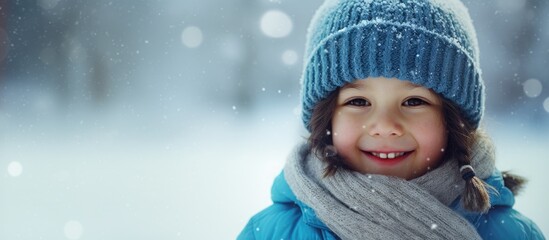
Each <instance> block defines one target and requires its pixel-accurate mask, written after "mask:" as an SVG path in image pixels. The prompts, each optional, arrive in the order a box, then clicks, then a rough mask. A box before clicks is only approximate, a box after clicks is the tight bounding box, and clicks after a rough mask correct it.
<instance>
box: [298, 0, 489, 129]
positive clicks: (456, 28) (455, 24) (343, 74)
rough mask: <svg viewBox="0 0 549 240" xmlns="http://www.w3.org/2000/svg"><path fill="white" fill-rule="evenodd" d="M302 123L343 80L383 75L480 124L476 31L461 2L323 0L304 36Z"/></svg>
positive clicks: (481, 108)
mask: <svg viewBox="0 0 549 240" xmlns="http://www.w3.org/2000/svg"><path fill="white" fill-rule="evenodd" d="M304 58H305V59H304V70H303V75H302V77H301V84H302V92H301V97H302V120H303V123H304V124H305V127H306V128H307V129H309V130H310V125H309V124H310V119H311V115H312V111H313V108H314V106H315V105H316V103H318V102H319V101H321V100H323V99H324V98H326V97H327V96H328V95H329V94H330V93H331V92H332V91H334V90H336V89H337V88H339V87H342V86H344V85H345V84H346V83H350V82H353V81H355V80H358V79H364V78H367V77H378V76H383V77H387V78H393V77H394V78H398V79H401V80H407V81H410V82H412V83H414V84H417V85H421V86H424V87H426V88H429V89H432V90H433V91H435V92H437V93H438V94H440V95H441V96H443V97H444V98H446V99H449V100H450V101H452V102H454V103H455V104H456V105H457V106H459V107H460V108H461V110H462V112H463V114H464V115H465V119H467V121H468V122H469V123H471V124H472V126H474V127H475V128H476V127H478V125H479V122H480V120H481V117H482V114H483V111H484V84H483V81H482V78H481V70H480V67H479V50H478V43H477V38H476V33H475V29H474V27H473V24H472V21H471V18H470V16H469V13H468V11H467V8H466V7H465V6H464V5H463V4H462V3H461V2H460V1H459V0H326V1H325V2H324V4H323V5H322V6H320V8H319V9H318V10H317V12H316V13H315V15H314V16H313V19H312V21H311V24H310V26H309V31H308V35H307V44H306V49H305V56H304Z"/></svg>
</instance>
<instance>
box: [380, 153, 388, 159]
mask: <svg viewBox="0 0 549 240" xmlns="http://www.w3.org/2000/svg"><path fill="white" fill-rule="evenodd" d="M379 157H380V158H387V154H386V153H380V154H379Z"/></svg>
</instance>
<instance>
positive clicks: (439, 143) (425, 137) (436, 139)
mask: <svg viewBox="0 0 549 240" xmlns="http://www.w3.org/2000/svg"><path fill="white" fill-rule="evenodd" d="M415 132H416V134H415V138H416V140H417V141H418V142H419V144H420V145H421V146H423V149H425V151H424V154H425V155H427V156H428V157H430V158H431V159H433V158H435V159H439V158H441V157H442V155H443V154H444V151H443V150H442V149H444V148H446V142H447V138H448V136H447V133H446V128H445V127H444V123H443V122H442V120H441V119H438V118H433V120H431V121H427V120H426V121H421V123H418V125H417V128H416V130H415Z"/></svg>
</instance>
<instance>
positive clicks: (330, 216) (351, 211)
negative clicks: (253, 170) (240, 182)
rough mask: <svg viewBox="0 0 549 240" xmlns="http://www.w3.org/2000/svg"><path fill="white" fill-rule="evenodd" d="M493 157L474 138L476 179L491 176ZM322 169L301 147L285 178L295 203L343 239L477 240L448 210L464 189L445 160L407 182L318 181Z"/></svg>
mask: <svg viewBox="0 0 549 240" xmlns="http://www.w3.org/2000/svg"><path fill="white" fill-rule="evenodd" d="M494 158H495V156H494V148H493V145H492V143H491V142H490V141H489V140H488V139H487V138H479V141H477V143H476V144H475V146H474V148H473V161H472V163H471V165H472V166H473V168H474V169H475V171H476V175H477V176H478V177H480V178H481V179H484V178H487V177H489V176H490V174H491V173H492V172H493V170H494V168H495V166H494ZM324 167H325V163H324V162H322V161H320V160H319V159H318V158H316V157H315V156H314V154H311V153H310V151H309V150H308V146H307V145H301V146H300V147H298V148H297V149H296V151H295V152H294V154H293V155H292V156H290V158H289V159H288V162H287V163H286V166H285V168H284V175H285V178H286V181H287V182H288V184H289V186H290V188H291V189H292V191H293V192H294V194H295V195H296V196H297V198H298V199H299V200H300V201H302V202H304V203H305V204H307V205H308V206H309V207H311V208H313V209H314V211H315V213H316V215H317V216H318V217H319V218H320V220H321V221H322V222H324V223H325V224H326V225H327V226H328V227H329V228H330V229H331V230H332V231H333V232H334V233H335V234H336V235H337V236H339V237H340V238H342V239H480V236H479V235H478V233H477V232H476V229H475V228H474V227H473V226H472V225H471V224H469V222H467V220H465V219H464V218H462V217H461V216H459V215H458V214H457V213H456V212H454V211H452V210H451V209H450V208H449V207H448V205H450V204H451V203H452V202H453V201H454V200H455V199H456V198H457V197H458V196H459V195H460V194H461V193H462V192H463V189H464V187H465V181H463V179H462V178H461V175H460V173H459V167H458V164H457V161H452V160H448V161H445V162H444V163H443V164H442V165H440V166H439V167H438V168H436V169H434V170H432V171H430V172H428V173H426V174H424V175H423V176H421V177H418V178H416V179H412V180H410V181H406V180H403V179H400V178H396V177H389V176H383V175H374V174H360V173H358V172H354V171H350V170H346V169H338V171H337V172H336V174H335V175H334V176H331V177H325V178H323V177H322V174H323V169H324Z"/></svg>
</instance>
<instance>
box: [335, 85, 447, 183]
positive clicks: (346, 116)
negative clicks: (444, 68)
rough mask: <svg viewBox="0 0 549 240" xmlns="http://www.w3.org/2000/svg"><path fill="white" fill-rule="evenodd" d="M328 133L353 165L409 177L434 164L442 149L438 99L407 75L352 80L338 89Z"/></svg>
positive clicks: (443, 133) (443, 131)
mask: <svg viewBox="0 0 549 240" xmlns="http://www.w3.org/2000/svg"><path fill="white" fill-rule="evenodd" d="M332 137H333V143H334V146H335V148H336V149H337V151H338V153H339V154H340V155H341V156H342V157H343V158H344V159H345V162H346V164H347V165H348V166H349V167H350V168H352V169H353V170H355V171H358V172H361V173H371V174H383V175H389V176H396V177H400V178H404V179H413V178H416V177H418V176H421V175H423V174H425V173H426V172H427V171H429V170H430V169H433V168H435V167H437V164H438V163H439V162H440V161H441V158H442V156H443V155H444V148H445V147H446V140H447V135H446V129H445V126H444V122H443V114H442V102H441V99H440V98H439V97H438V95H436V94H435V93H434V92H432V91H430V90H428V89H427V88H424V87H420V86H417V85H414V84H412V83H410V82H408V81H401V80H398V79H394V78H393V79H388V78H383V77H379V78H367V79H365V80H359V81H355V82H354V83H352V84H348V85H346V86H345V87H343V88H341V90H340V92H339V95H338V99H337V106H336V111H335V113H334V116H333V118H332Z"/></svg>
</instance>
